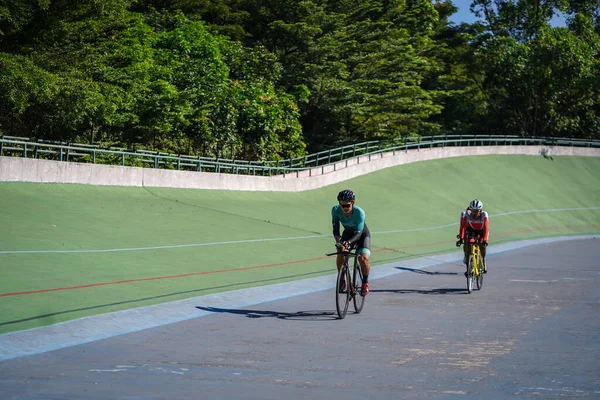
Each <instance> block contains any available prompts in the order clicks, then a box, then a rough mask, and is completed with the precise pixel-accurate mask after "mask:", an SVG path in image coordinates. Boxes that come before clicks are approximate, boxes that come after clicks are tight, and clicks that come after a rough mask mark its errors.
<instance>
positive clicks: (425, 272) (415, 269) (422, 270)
mask: <svg viewBox="0 0 600 400" xmlns="http://www.w3.org/2000/svg"><path fill="white" fill-rule="evenodd" d="M395 268H396V269H399V270H402V271H410V272H414V273H417V274H425V275H458V273H457V272H439V271H425V270H424V269H417V268H406V267H395Z"/></svg>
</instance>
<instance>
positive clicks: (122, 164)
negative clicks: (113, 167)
mask: <svg viewBox="0 0 600 400" xmlns="http://www.w3.org/2000/svg"><path fill="white" fill-rule="evenodd" d="M121 166H123V167H124V166H125V153H121Z"/></svg>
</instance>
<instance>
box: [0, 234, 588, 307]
mask: <svg viewBox="0 0 600 400" xmlns="http://www.w3.org/2000/svg"><path fill="white" fill-rule="evenodd" d="M589 228H600V225H584V226H564V227H562V226H561V227H549V228H531V229H520V230H517V231H512V232H501V233H495V234H494V236H504V235H511V234H516V233H527V232H535V231H557V230H561V229H567V230H570V229H589ZM449 242H452V241H443V242H434V243H424V244H415V245H410V246H400V247H384V248H381V249H377V250H373V251H372V252H373V253H376V252H380V251H393V250H399V249H410V248H419V247H430V246H437V245H440V244H446V243H449ZM325 258H327V257H325V256H323V257H316V258H309V259H306V260H296V261H286V262H282V263H276V264H266V265H255V266H252V267H242V268H233V269H220V270H214V271H201V272H190V273H188V274H180V275H167V276H157V277H152V278H138V279H125V280H121V281H115V282H102V283H90V284H87V285H80V286H68V287H61V288H52V289H39V290H30V291H25V292H12V293H0V297H8V296H20V295H26V294H37V293H48V292H58V291H62V290H74V289H86V288H91V287H98V286H108V285H120V284H122V283H133V282H144V281H156V280H160V279H174V278H184V277H187V276H195V275H209V274H218V273H223V272H236V271H247V270H251V269H258V268H270V267H280V266H283V265H292V264H300V263H305V262H310V261H317V260H323V259H325Z"/></svg>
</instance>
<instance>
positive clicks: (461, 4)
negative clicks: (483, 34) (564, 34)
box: [450, 0, 565, 26]
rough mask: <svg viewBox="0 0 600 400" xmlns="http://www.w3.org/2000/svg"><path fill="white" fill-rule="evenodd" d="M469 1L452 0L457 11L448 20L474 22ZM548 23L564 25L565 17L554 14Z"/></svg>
mask: <svg viewBox="0 0 600 400" xmlns="http://www.w3.org/2000/svg"><path fill="white" fill-rule="evenodd" d="M471 1H472V0H452V3H453V4H454V5H455V6H456V7H457V8H458V11H457V12H456V14H453V15H452V16H451V17H450V21H452V22H454V23H455V24H457V25H458V24H460V23H461V22H466V23H469V24H472V23H473V22H475V21H476V20H477V17H476V16H475V15H474V14H472V13H471V11H470V10H469V8H470V7H471ZM550 24H551V25H552V26H565V17H564V16H563V15H560V16H555V17H554V18H553V19H552V21H550Z"/></svg>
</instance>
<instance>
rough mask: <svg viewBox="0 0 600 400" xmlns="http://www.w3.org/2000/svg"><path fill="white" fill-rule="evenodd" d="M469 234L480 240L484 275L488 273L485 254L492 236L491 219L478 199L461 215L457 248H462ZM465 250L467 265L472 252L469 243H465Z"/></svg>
mask: <svg viewBox="0 0 600 400" xmlns="http://www.w3.org/2000/svg"><path fill="white" fill-rule="evenodd" d="M467 232H470V233H472V234H473V236H474V237H476V238H478V241H479V243H480V244H481V245H482V246H481V255H482V256H483V273H487V267H486V262H485V254H486V246H487V245H488V239H489V236H490V230H489V217H488V213H487V212H485V211H483V203H482V202H481V201H479V200H478V199H475V200H473V201H471V203H470V204H469V207H467V209H466V211H464V212H462V213H461V215H460V230H459V232H458V236H457V237H458V241H457V242H456V247H460V246H461V245H462V244H463V242H464V240H465V235H466V234H467ZM463 250H464V252H465V258H464V259H463V262H464V263H465V264H466V263H467V258H468V254H469V251H470V249H469V244H468V243H465V245H464V246H463Z"/></svg>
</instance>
